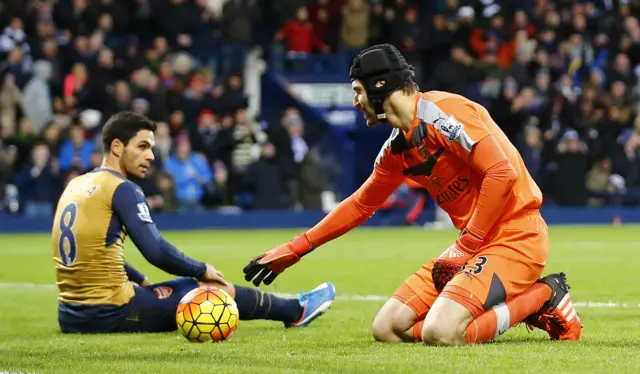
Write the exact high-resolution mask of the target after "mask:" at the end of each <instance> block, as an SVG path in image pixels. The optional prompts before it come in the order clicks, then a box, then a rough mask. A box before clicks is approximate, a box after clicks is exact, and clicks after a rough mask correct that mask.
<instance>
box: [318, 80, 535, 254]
mask: <svg viewBox="0 0 640 374" xmlns="http://www.w3.org/2000/svg"><path fill="white" fill-rule="evenodd" d="M405 178H408V179H410V180H412V181H413V182H415V183H417V184H419V185H421V186H423V187H424V188H425V189H427V190H428V191H429V193H430V195H431V196H432V197H433V199H434V200H435V201H436V202H437V204H438V205H439V206H440V207H441V208H442V209H443V210H445V211H446V212H447V213H448V214H449V215H450V216H451V219H452V221H453V223H454V225H455V226H456V227H457V228H458V229H467V230H469V231H471V232H472V233H474V234H475V235H477V236H479V237H485V236H486V235H487V234H488V232H489V231H490V230H491V228H492V227H494V226H495V225H496V224H497V223H500V222H503V221H506V220H508V219H510V218H511V217H514V216H517V215H518V214H519V213H520V212H522V211H526V210H531V209H538V208H540V206H541V204H542V193H541V192H540V189H539V188H538V186H537V185H536V183H535V182H534V181H533V179H532V178H531V176H530V174H529V172H528V171H527V169H526V167H525V165H524V163H523V161H522V158H521V157H520V154H519V153H518V151H517V150H516V148H515V147H514V146H513V144H511V142H510V141H509V139H508V138H507V137H506V135H505V134H504V133H503V132H502V130H501V129H500V128H499V127H498V125H496V123H495V122H494V121H493V119H491V116H490V115H489V113H488V112H487V110H486V109H485V108H484V107H482V106H481V105H479V104H477V103H474V102H472V101H471V100H468V99H466V98H465V97H462V96H459V95H455V94H451V93H446V92H439V91H430V92H427V93H423V94H420V95H419V96H418V98H417V100H416V106H415V117H414V119H413V121H412V124H411V128H410V130H409V131H408V132H407V133H405V132H404V131H402V130H399V129H394V130H393V132H392V133H391V136H390V137H389V139H388V140H387V141H386V142H385V144H384V145H383V146H382V149H381V150H380V153H379V155H378V157H377V158H376V161H375V166H374V171H373V173H372V174H371V176H370V177H369V179H368V180H367V181H366V182H365V183H364V184H363V185H362V186H361V187H360V188H359V189H358V191H356V192H355V193H354V194H353V195H351V196H350V197H349V198H347V199H345V200H344V201H343V202H342V203H340V204H339V206H338V207H337V208H336V209H334V210H333V211H332V212H331V213H330V214H329V215H328V216H327V217H325V219H323V220H322V221H321V222H320V223H318V224H317V225H316V226H315V227H314V228H312V229H310V230H309V231H308V232H307V236H308V238H309V240H311V242H312V243H313V244H314V245H315V246H319V245H322V244H323V243H326V242H327V241H329V240H332V239H334V238H336V237H338V236H340V235H342V234H344V233H345V232H347V231H349V230H351V229H352V228H354V227H356V226H357V225H360V224H361V223H363V222H364V221H366V220H367V219H368V218H369V217H371V216H372V215H373V214H374V213H375V212H376V210H377V209H378V207H379V206H380V205H381V204H382V203H383V202H384V201H385V200H386V199H387V197H388V196H389V195H390V194H391V193H393V192H394V191H395V190H396V189H397V188H398V187H399V186H400V185H401V184H402V183H403V181H404V180H405Z"/></svg>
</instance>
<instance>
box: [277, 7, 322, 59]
mask: <svg viewBox="0 0 640 374" xmlns="http://www.w3.org/2000/svg"><path fill="white" fill-rule="evenodd" d="M275 39H276V40H277V41H280V40H286V42H287V47H286V50H287V58H288V61H289V62H290V64H289V65H288V67H287V69H288V70H303V69H305V68H306V66H307V65H306V63H305V60H306V57H307V55H308V54H309V53H311V52H312V51H313V50H314V49H316V50H320V51H322V52H324V53H328V52H330V51H331V50H330V48H329V46H328V45H327V44H326V43H325V42H324V41H323V40H321V39H320V38H319V37H318V35H317V34H316V32H315V30H314V29H313V24H312V23H311V22H309V11H308V9H307V7H306V6H302V7H300V8H298V10H297V12H296V17H295V18H293V19H290V20H289V21H288V22H287V23H286V24H285V25H284V27H283V28H282V30H280V32H278V33H277V34H276V36H275Z"/></svg>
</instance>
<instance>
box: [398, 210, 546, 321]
mask: <svg viewBox="0 0 640 374" xmlns="http://www.w3.org/2000/svg"><path fill="white" fill-rule="evenodd" d="M548 238H549V237H548V228H547V224H546V223H545V221H544V219H543V218H542V216H541V215H540V213H539V212H538V211H535V212H529V213H527V214H524V215H522V216H520V217H517V218H513V219H511V220H509V221H506V222H504V223H501V224H500V225H498V226H497V227H496V229H495V230H493V231H492V233H490V234H489V236H487V238H485V244H484V245H483V246H482V247H480V250H479V251H478V253H477V255H476V256H474V257H473V258H472V259H471V260H469V262H468V263H467V265H466V266H465V267H464V269H463V271H461V272H459V273H458V274H456V275H455V276H454V277H453V279H451V281H449V283H447V285H446V286H445V288H444V290H442V293H441V294H440V295H438V293H437V291H436V288H435V286H434V284H433V279H432V277H431V271H432V269H433V265H434V263H435V261H436V260H435V259H433V260H431V262H429V263H428V264H426V265H423V266H422V267H421V268H420V269H419V270H418V271H416V272H415V273H413V274H412V275H411V276H409V278H408V279H407V280H406V281H405V282H404V283H403V284H402V285H401V286H400V287H399V288H398V289H397V290H396V291H395V292H394V293H393V296H392V297H393V298H395V299H397V300H400V301H401V302H403V303H404V304H406V305H407V306H409V307H410V308H411V309H412V310H413V311H414V312H415V313H416V314H417V315H418V319H423V318H424V317H425V316H426V315H427V312H428V311H429V309H430V308H431V306H432V305H433V303H434V301H435V300H436V298H437V297H439V296H441V297H446V298H448V299H451V300H454V301H456V302H458V303H459V304H462V305H464V306H465V307H466V308H467V309H468V310H469V311H470V312H471V314H472V315H473V317H474V318H475V317H477V316H479V315H480V314H482V312H484V311H485V310H486V309H489V308H491V307H492V306H494V305H497V304H499V303H501V302H503V301H505V300H507V299H509V298H511V297H513V296H516V295H519V294H521V293H523V292H524V291H526V290H527V289H529V287H531V286H532V285H533V284H534V283H535V282H536V281H537V280H538V279H539V278H540V276H541V275H542V271H543V270H544V267H545V265H546V263H547V256H548V250H549V240H548Z"/></svg>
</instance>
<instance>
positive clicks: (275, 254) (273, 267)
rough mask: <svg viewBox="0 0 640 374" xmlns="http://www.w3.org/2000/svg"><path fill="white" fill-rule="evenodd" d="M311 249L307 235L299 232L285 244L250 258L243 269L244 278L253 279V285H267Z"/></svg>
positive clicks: (248, 280) (249, 280)
mask: <svg viewBox="0 0 640 374" xmlns="http://www.w3.org/2000/svg"><path fill="white" fill-rule="evenodd" d="M313 249H314V248H313V245H312V244H311V242H310V241H309V239H308V238H307V235H306V234H300V235H298V236H296V237H295V238H293V239H292V240H291V241H290V242H288V243H287V244H283V245H281V246H278V247H276V248H274V249H272V250H270V251H269V252H267V253H264V254H262V255H260V256H258V257H255V258H254V259H253V260H251V262H249V264H248V265H247V266H245V267H244V269H243V271H244V279H245V280H246V281H247V282H251V281H253V284H254V285H255V286H259V285H260V283H264V284H266V285H269V284H271V282H273V280H274V279H276V277H277V276H278V275H279V274H280V273H282V272H283V271H284V270H285V269H286V268H288V267H289V266H292V265H294V264H295V263H297V262H298V261H300V258H301V257H302V256H304V255H305V254H307V253H309V252H311V251H312V250H313Z"/></svg>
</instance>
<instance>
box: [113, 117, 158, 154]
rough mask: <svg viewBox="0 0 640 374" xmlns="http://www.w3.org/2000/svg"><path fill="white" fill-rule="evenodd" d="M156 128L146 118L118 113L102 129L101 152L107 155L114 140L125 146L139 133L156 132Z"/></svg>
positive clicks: (154, 124)
mask: <svg viewBox="0 0 640 374" xmlns="http://www.w3.org/2000/svg"><path fill="white" fill-rule="evenodd" d="M156 128H157V125H156V123H155V122H154V121H153V120H151V119H150V118H148V117H145V116H142V115H140V114H137V113H134V112H128V111H124V112H118V113H116V114H114V115H112V116H111V117H110V118H109V120H107V123H106V124H105V125H104V128H103V129H102V147H103V151H104V152H105V153H108V152H109V149H111V143H113V141H114V140H115V139H118V140H120V141H121V142H122V144H124V145H125V146H126V145H127V144H129V141H130V140H131V139H133V138H134V137H135V136H136V134H137V133H138V132H139V131H141V130H149V131H156Z"/></svg>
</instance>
